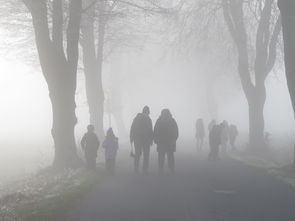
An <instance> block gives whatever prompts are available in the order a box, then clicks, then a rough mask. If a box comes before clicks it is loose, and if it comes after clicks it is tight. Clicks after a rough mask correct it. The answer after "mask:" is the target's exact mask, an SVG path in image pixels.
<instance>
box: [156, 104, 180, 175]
mask: <svg viewBox="0 0 295 221" xmlns="http://www.w3.org/2000/svg"><path fill="white" fill-rule="evenodd" d="M177 139H178V126H177V123H176V121H175V120H174V118H173V117H172V115H171V113H170V111H169V110H168V109H164V110H162V113H161V116H160V117H159V118H158V120H157V122H156V124H155V128H154V142H155V143H156V144H157V151H158V156H159V173H160V174H162V173H163V167H164V162H165V156H166V155H167V158H168V167H169V169H170V171H171V172H172V173H174V170H175V162H174V152H175V151H176V141H177Z"/></svg>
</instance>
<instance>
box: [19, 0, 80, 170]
mask: <svg viewBox="0 0 295 221" xmlns="http://www.w3.org/2000/svg"><path fill="white" fill-rule="evenodd" d="M23 2H24V3H25V5H26V7H27V8H28V10H29V11H30V13H31V16H32V20H33V27H34V31H35V40H36V46H37V50H38V54H39V60H40V64H41V68H42V72H43V75H44V78H45V80H46V82H47V85H48V90H49V96H50V100H51V104H52V113H53V125H52V130H51V132H52V136H53V140H54V147H55V158H54V165H55V166H58V167H74V166H78V165H79V164H80V160H79V158H78V155H77V152H76V144H75V137H74V128H75V125H76V123H77V118H76V114H75V109H76V103H75V91H76V75H77V63H78V57H79V56H78V54H79V53H78V42H79V36H80V20H81V12H82V0H71V1H69V3H68V4H69V7H68V8H69V9H68V10H69V20H68V24H67V28H66V39H65V42H66V50H64V46H63V45H64V36H63V26H64V9H63V1H62V0H53V1H52V9H53V10H52V31H50V28H49V20H48V15H49V8H48V4H49V2H48V1H47V0H23Z"/></svg>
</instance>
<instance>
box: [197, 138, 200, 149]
mask: <svg viewBox="0 0 295 221" xmlns="http://www.w3.org/2000/svg"><path fill="white" fill-rule="evenodd" d="M199 150H200V139H199V137H197V151H199Z"/></svg>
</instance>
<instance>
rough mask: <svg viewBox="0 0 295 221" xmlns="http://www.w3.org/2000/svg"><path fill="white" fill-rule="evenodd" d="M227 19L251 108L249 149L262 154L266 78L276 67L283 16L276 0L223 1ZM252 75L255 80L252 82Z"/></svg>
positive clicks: (263, 145) (241, 77) (243, 85)
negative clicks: (249, 13) (249, 25)
mask: <svg viewBox="0 0 295 221" xmlns="http://www.w3.org/2000/svg"><path fill="white" fill-rule="evenodd" d="M246 6H249V8H250V10H252V11H254V12H255V13H256V15H257V17H255V16H253V15H252V18H253V17H254V18H256V19H257V25H256V26H254V28H256V34H255V41H256V44H255V46H254V47H253V48H254V54H255V55H254V59H253V60H254V62H253V64H251V57H250V54H251V50H252V48H251V47H250V45H249V38H250V33H251V30H249V29H247V24H246V23H247V22H249V20H247V17H246V16H245V15H246V13H245V10H246V9H245V8H246ZM222 7H223V13H224V18H225V21H226V24H227V26H228V29H229V32H230V34H231V36H232V38H233V41H234V43H235V45H236V48H237V53H238V71H239V75H240V79H241V83H242V87H243V90H244V93H245V95H246V98H247V101H248V106H249V148H250V150H252V151H254V152H259V151H261V150H263V148H264V147H265V142H264V117H263V109H264V104H265V100H266V88H265V79H266V77H267V76H268V74H269V73H270V72H271V70H272V69H273V67H274V64H275V61H276V55H277V42H278V39H279V34H280V31H281V20H280V16H278V13H277V12H276V7H275V4H274V0H265V1H257V2H256V1H253V2H252V1H250V2H246V1H243V0H222ZM252 74H253V76H254V77H253V78H254V79H252Z"/></svg>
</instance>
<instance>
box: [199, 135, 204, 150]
mask: <svg viewBox="0 0 295 221" xmlns="http://www.w3.org/2000/svg"><path fill="white" fill-rule="evenodd" d="M203 145H204V137H201V139H200V150H201V151H203Z"/></svg>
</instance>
